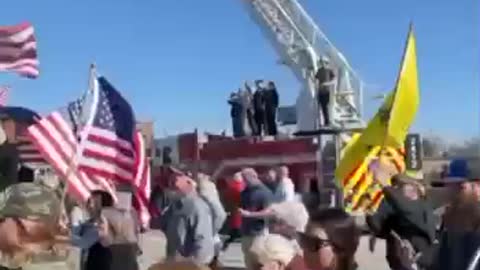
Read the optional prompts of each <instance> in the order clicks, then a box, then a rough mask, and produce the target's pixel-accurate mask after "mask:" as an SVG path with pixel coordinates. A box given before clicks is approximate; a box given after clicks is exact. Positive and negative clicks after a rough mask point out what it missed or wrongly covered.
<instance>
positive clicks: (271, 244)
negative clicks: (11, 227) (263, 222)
mask: <svg viewBox="0 0 480 270" xmlns="http://www.w3.org/2000/svg"><path fill="white" fill-rule="evenodd" d="M250 251H251V252H252V253H253V254H255V256H256V257H257V259H258V262H259V263H261V264H266V263H269V262H272V261H277V262H280V263H282V264H283V265H288V264H289V263H290V262H291V261H292V259H293V258H294V257H295V255H296V254H298V252H297V250H296V249H295V247H294V246H293V244H292V242H290V241H289V240H288V239H287V238H285V237H283V236H281V235H279V234H268V235H265V236H261V237H257V238H256V239H255V241H254V242H253V244H252V247H251V248H250Z"/></svg>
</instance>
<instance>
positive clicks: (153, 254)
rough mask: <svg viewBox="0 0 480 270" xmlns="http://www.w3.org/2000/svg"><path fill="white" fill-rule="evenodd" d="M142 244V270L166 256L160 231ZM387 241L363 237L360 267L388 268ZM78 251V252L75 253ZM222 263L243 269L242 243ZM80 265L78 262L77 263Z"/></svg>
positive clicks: (61, 267) (62, 266)
mask: <svg viewBox="0 0 480 270" xmlns="http://www.w3.org/2000/svg"><path fill="white" fill-rule="evenodd" d="M141 246H142V250H143V255H142V256H140V258H139V263H140V266H141V268H140V269H141V270H147V269H148V267H149V266H150V265H152V264H153V263H155V262H158V261H161V260H163V259H164V257H165V237H164V236H163V234H162V233H161V232H159V231H150V232H147V233H145V234H143V235H142V238H141ZM384 250H385V243H384V242H383V241H380V240H379V241H377V246H376V250H375V253H373V254H372V253H370V251H369V250H368V238H362V239H361V242H360V248H359V250H358V252H357V257H356V259H357V262H358V264H359V269H369V270H386V269H388V266H387V264H386V262H385V252H384ZM75 253H76V254H75ZM75 259H78V252H72V254H71V256H70V258H69V260H67V261H66V262H65V261H60V262H43V263H35V264H33V265H30V266H28V267H25V270H78V268H77V267H76V266H75ZM220 263H221V264H222V265H223V266H224V267H225V268H229V269H232V268H235V269H241V268H243V267H244V264H243V259H242V252H241V249H240V244H238V243H235V244H232V245H231V246H230V247H229V249H228V250H227V251H226V252H225V253H223V254H222V255H221V256H220ZM77 265H78V264H77Z"/></svg>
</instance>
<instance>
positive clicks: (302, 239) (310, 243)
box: [298, 233, 332, 252]
mask: <svg viewBox="0 0 480 270" xmlns="http://www.w3.org/2000/svg"><path fill="white" fill-rule="evenodd" d="M298 241H299V243H300V246H301V247H302V248H304V249H306V250H308V251H312V252H315V251H319V250H320V249H321V248H324V247H327V246H330V245H332V243H331V242H330V241H329V240H328V239H323V238H320V237H317V236H311V235H307V234H305V233H298Z"/></svg>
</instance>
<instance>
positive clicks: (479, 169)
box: [432, 158, 480, 186]
mask: <svg viewBox="0 0 480 270" xmlns="http://www.w3.org/2000/svg"><path fill="white" fill-rule="evenodd" d="M471 181H480V164H478V163H469V162H468V160H466V159H463V158H458V159H453V160H452V161H451V162H450V164H449V165H448V173H447V176H446V177H445V178H443V179H442V180H441V181H437V182H434V183H432V184H433V185H434V186H445V185H449V184H461V183H464V182H471Z"/></svg>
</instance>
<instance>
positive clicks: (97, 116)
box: [78, 77, 135, 183]
mask: <svg viewBox="0 0 480 270" xmlns="http://www.w3.org/2000/svg"><path fill="white" fill-rule="evenodd" d="M97 81H98V87H95V88H98V102H97V104H93V107H94V108H95V107H96V108H95V109H94V110H95V113H94V115H93V122H92V123H91V125H90V124H87V126H86V127H85V129H84V132H85V133H86V134H87V136H86V140H85V142H84V149H83V151H82V154H81V156H80V157H79V160H78V168H79V170H81V171H84V172H86V173H87V174H88V175H96V176H99V177H104V178H107V179H112V180H114V181H120V182H127V183H131V182H132V181H133V179H134V177H135V174H134V172H135V149H134V146H135V142H134V134H135V118H134V115H133V110H132V108H131V107H130V104H129V103H128V102H127V101H126V100H125V99H124V98H123V97H122V96H121V95H120V93H119V92H118V91H117V90H115V88H114V87H113V86H112V85H111V84H110V83H109V82H108V81H107V80H106V79H105V78H104V77H100V78H98V80H97Z"/></svg>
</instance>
